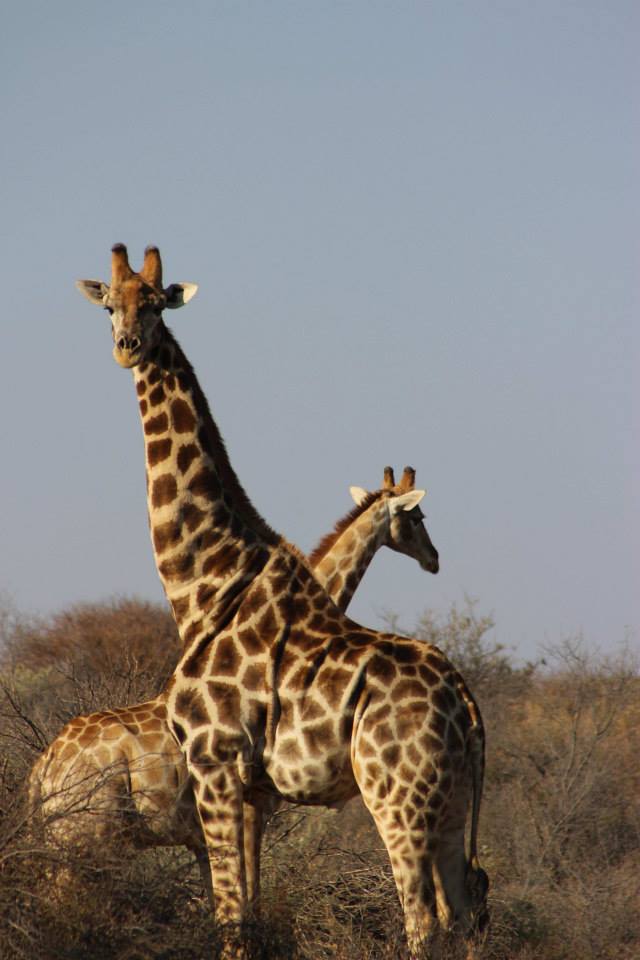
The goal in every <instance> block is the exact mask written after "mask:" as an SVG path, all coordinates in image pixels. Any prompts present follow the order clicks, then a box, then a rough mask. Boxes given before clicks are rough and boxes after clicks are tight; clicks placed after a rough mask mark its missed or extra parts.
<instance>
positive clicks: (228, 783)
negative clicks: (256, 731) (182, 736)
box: [194, 764, 247, 960]
mask: <svg viewBox="0 0 640 960" xmlns="http://www.w3.org/2000/svg"><path fill="white" fill-rule="evenodd" d="M205 770H206V773H205ZM194 796H195V801H196V807H197V810H198V816H199V818H200V823H201V824H202V832H203V836H204V842H205V845H206V850H207V858H208V861H209V870H210V873H211V888H212V890H213V897H214V917H215V920H216V923H217V925H218V926H219V927H220V931H221V934H222V938H223V950H222V954H221V957H222V958H224V960H246V957H247V952H246V947H245V944H244V939H243V930H242V923H243V920H244V919H245V914H246V910H247V889H246V880H245V864H244V847H243V842H244V841H243V805H242V789H241V783H240V780H239V778H238V776H237V774H236V772H235V770H234V768H233V766H232V765H231V764H211V765H206V767H205V765H203V764H198V766H197V767H196V768H195V770H194Z"/></svg>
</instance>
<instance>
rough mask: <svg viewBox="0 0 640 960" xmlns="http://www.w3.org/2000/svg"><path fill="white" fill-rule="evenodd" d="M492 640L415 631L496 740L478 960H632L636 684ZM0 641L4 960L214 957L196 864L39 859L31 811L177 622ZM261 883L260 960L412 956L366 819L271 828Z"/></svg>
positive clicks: (558, 654)
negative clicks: (39, 791)
mask: <svg viewBox="0 0 640 960" xmlns="http://www.w3.org/2000/svg"><path fill="white" fill-rule="evenodd" d="M490 626H491V623H490V621H489V620H487V619H486V618H477V617H476V616H475V614H474V611H473V608H471V607H470V608H469V609H468V610H465V611H462V612H460V611H458V610H455V608H454V610H452V611H451V612H450V615H449V616H448V617H447V618H445V620H444V621H441V622H438V621H437V620H435V619H434V618H433V617H430V616H425V618H424V620H423V621H422V623H421V625H419V627H420V628H421V630H422V632H423V634H424V635H425V637H427V638H428V639H430V640H432V641H435V642H439V643H440V645H442V646H444V647H446V648H447V649H448V650H449V652H450V655H451V656H452V658H453V659H454V660H455V661H456V663H457V664H458V665H459V666H460V667H461V669H462V670H463V672H464V673H465V675H466V676H467V677H468V679H469V682H470V683H471V685H472V687H473V690H474V693H475V694H476V696H477V697H478V699H479V701H480V704H481V707H482V710H483V715H484V717H485V722H486V726H487V732H488V744H489V752H488V769H487V781H486V787H485V795H484V802H483V811H482V817H481V831H480V842H481V853H482V858H483V865H484V866H485V868H486V869H487V871H488V873H489V875H490V878H491V891H490V905H491V911H492V923H491V931H490V936H489V938H488V940H487V942H486V944H485V945H484V947H483V949H482V951H481V958H482V960H507V958H508V960H534V958H535V960H543V958H544V960H569V958H571V960H576V958H578V960H614V958H615V960H632V958H635V957H637V956H640V909H639V907H640V881H639V878H640V853H639V850H640V809H639V807H638V795H639V794H638V788H639V787H640V766H639V765H638V762H637V758H638V756H639V755H640V722H639V721H640V683H639V681H638V677H637V670H636V669H635V665H634V664H630V662H629V657H628V655H627V656H625V657H619V658H617V659H615V660H607V659H605V658H602V657H596V656H594V655H590V654H588V653H587V652H586V651H585V650H584V648H583V646H582V645H581V644H580V643H579V642H576V641H573V642H565V643H562V644H559V645H558V646H557V647H556V649H554V650H548V651H546V652H545V660H546V663H545V664H543V663H541V664H539V665H537V666H535V667H534V666H532V665H529V666H527V667H526V668H516V667H515V666H514V665H513V663H512V662H511V660H510V658H509V656H508V655H507V654H506V653H505V651H504V650H502V649H501V648H499V647H496V645H492V644H491V643H490V642H489V641H488V639H487V633H488V632H489V630H490ZM0 628H1V629H2V630H3V632H4V638H3V639H4V661H3V665H2V667H1V668H0V682H1V691H0V757H1V759H0V957H2V958H3V960H36V958H37V960H89V958H91V960H116V958H117V960H152V958H153V960H155V958H158V960H160V958H162V960H192V958H193V960H196V958H198V960H201V958H202V957H204V956H214V955H215V954H216V946H217V939H216V931H215V929H214V925H213V923H212V921H211V917H210V915H209V909H208V903H207V900H206V897H205V896H204V892H203V890H202V888H201V885H200V880H199V875H198V871H197V869H196V868H195V865H194V862H193V859H192V857H191V855H190V854H188V853H187V852H186V851H185V850H183V849H156V850H148V851H144V852H143V853H137V854H136V853H135V852H134V851H130V850H129V851H128V850H126V849H125V848H123V846H122V844H120V843H116V844H114V846H113V847H112V848H111V849H108V848H105V849H101V850H89V851H87V850H55V849H51V848H46V849H45V848H44V847H43V846H42V843H41V842H40V841H39V840H38V839H37V836H34V835H33V834H32V832H31V830H30V824H29V820H28V817H27V813H26V808H25V803H24V783H25V779H26V776H27V774H28V771H29V769H30V767H31V765H32V763H33V761H34V759H35V757H36V756H37V754H38V752H39V751H40V750H41V749H42V747H43V746H44V744H45V743H46V742H48V741H49V740H50V739H51V738H52V737H53V736H54V735H55V734H56V733H57V732H58V730H59V728H60V727H61V726H62V724H63V723H64V722H66V720H67V719H69V718H70V717H72V716H75V715H77V714H78V713H84V712H87V711H89V710H94V709H102V708H103V707H105V706H113V705H122V704H124V703H127V702H135V701H137V700H142V699H144V698H145V697H147V696H150V695H153V694H155V693H156V692H157V691H158V689H159V688H160V686H161V685H162V682H163V681H164V678H165V677H166V675H167V673H168V672H170V670H171V668H172V664H173V661H174V659H175V656H176V653H177V646H176V641H175V632H174V630H173V626H172V624H171V621H170V619H169V618H168V616H167V615H166V614H165V613H164V611H162V610H160V609H158V608H155V607H150V606H149V605H146V604H138V603H137V602H136V601H130V600H129V601H116V602H113V603H110V604H106V605H102V606H101V605H92V606H91V607H87V608H76V609H75V610H72V611H68V612H67V613H64V614H61V615H59V616H58V617H55V618H53V619H52V620H51V621H48V622H44V621H40V622H38V623H33V622H30V623H27V622H26V621H25V620H23V619H21V618H20V617H15V616H14V617H9V616H6V615H5V616H4V617H2V616H0ZM66 631H68V635H67V634H66ZM158 638H159V646H158V647H156V648H155V649H157V651H158V656H157V658H156V659H155V660H154V658H153V656H151V654H152V653H153V651H154V644H155V642H156V639H158ZM96 652H97V661H98V664H99V669H94V667H93V665H92V658H93V653H96ZM61 869H68V871H69V874H68V875H69V877H70V879H69V883H68V885H67V887H66V889H65V890H64V891H63V892H62V893H61V895H60V897H59V899H58V898H57V899H55V900H54V899H53V898H52V896H51V887H50V884H49V878H50V876H51V872H52V871H59V870H61ZM263 869H264V874H263V890H264V896H263V910H262V917H261V919H260V920H257V919H256V920H255V921H253V922H252V923H251V924H250V925H249V934H250V942H251V953H252V957H253V958H254V960H258V958H259V960H263V958H264V960H266V958H274V960H334V958H335V960H401V958H402V957H404V956H406V954H405V949H404V938H403V935H402V922H401V914H400V909H399V905H398V903H397V898H396V893H395V888H394V885H393V881H392V879H391V875H390V870H389V866H388V863H387V858H386V854H385V852H384V850H383V848H382V844H381V841H380V839H379V837H378V835H377V833H376V831H375V828H374V827H373V824H372V822H371V819H370V817H369V815H368V814H367V812H366V811H365V810H364V808H363V807H362V805H361V803H360V802H359V801H353V802H352V803H350V804H348V805H347V807H345V809H344V810H343V811H341V812H339V813H335V812H329V811H324V810H311V811H309V810H307V811H301V810H299V809H297V808H288V809H287V810H285V811H283V812H281V813H279V814H277V815H276V816H275V817H274V819H273V821H272V823H271V824H270V827H269V830H268V832H267V836H266V839H265V853H264V868H263ZM65 875H66V874H65ZM71 878H72V879H71ZM457 949H458V948H457V947H454V946H453V945H452V946H451V947H450V948H449V947H445V950H444V954H445V956H444V957H443V960H458V957H459V953H458V952H457Z"/></svg>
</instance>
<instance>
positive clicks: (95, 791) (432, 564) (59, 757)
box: [29, 467, 439, 903]
mask: <svg viewBox="0 0 640 960" xmlns="http://www.w3.org/2000/svg"><path fill="white" fill-rule="evenodd" d="M350 491H351V494H352V496H353V498H354V500H355V501H356V507H355V508H354V509H352V510H351V511H350V512H349V513H347V514H346V515H345V516H344V517H342V518H341V519H340V520H339V521H338V522H337V523H336V525H335V527H334V529H333V530H332V531H331V532H329V533H328V534H326V535H325V536H324V537H323V538H322V539H321V540H320V541H319V543H318V545H317V546H316V547H315V549H314V550H313V551H312V553H311V554H310V555H309V563H310V564H311V566H312V567H313V569H314V575H315V577H316V579H317V580H318V581H319V583H321V584H322V585H323V586H324V587H325V589H326V590H327V592H328V593H329V595H330V596H331V597H332V599H333V600H334V602H335V604H336V605H337V606H338V607H339V608H340V609H341V610H346V608H347V607H348V605H349V603H350V601H351V598H352V596H353V593H354V590H355V589H357V587H358V585H359V583H360V581H361V580H362V577H363V576H364V574H365V572H366V569H367V567H368V565H369V563H370V562H371V559H372V558H373V556H374V555H375V553H376V551H377V550H379V549H380V548H381V547H382V546H386V547H388V548H389V549H391V550H393V551H395V552H397V553H403V554H405V555H407V556H409V557H411V558H413V559H414V560H416V561H417V562H418V563H419V565H420V566H421V567H422V568H423V569H424V570H427V571H429V572H431V573H436V572H437V571H438V566H439V560H438V553H437V550H436V549H435V547H434V546H433V544H432V542H431V539H430V537H429V534H428V532H427V530H426V527H425V525H424V523H423V522H422V521H423V519H424V516H423V514H422V512H421V511H420V508H419V506H418V502H419V500H421V499H422V497H423V495H424V491H423V490H418V491H415V471H414V470H413V469H412V468H411V467H406V468H405V471H404V474H403V476H402V479H401V481H400V483H399V484H398V485H396V484H395V482H394V475H393V470H392V468H391V467H386V468H385V470H384V484H383V487H382V488H381V489H380V490H377V491H375V492H373V493H369V492H367V491H366V490H363V489H362V488H361V487H351V488H350ZM414 491H415V492H414ZM29 805H30V808H31V810H32V811H33V814H34V816H35V817H37V823H38V826H39V827H40V828H41V829H42V832H43V833H44V836H45V838H46V839H47V840H48V842H50V843H51V842H52V841H54V842H57V843H58V844H64V845H66V846H70V845H71V844H84V845H87V844H88V843H93V844H94V845H95V846H97V845H98V844H101V843H104V842H106V841H108V840H111V841H113V839H114V838H115V839H117V841H118V842H121V841H122V840H126V841H128V843H129V844H130V845H132V846H133V847H135V848H138V849H143V848H145V847H152V846H182V845H184V846H186V847H187V848H188V849H189V850H191V851H192V853H194V855H195V857H196V859H197V861H198V864H199V866H200V870H201V874H202V878H203V882H204V886H205V889H206V890H207V891H208V892H209V894H210V895H211V891H210V876H209V865H208V859H207V857H206V848H205V846H204V843H203V838H202V830H201V828H200V823H199V821H198V818H197V814H196V809H195V805H194V802H193V795H192V791H191V788H190V781H189V776H188V772H187V767H186V763H185V762H184V758H183V756H182V752H181V751H180V749H179V748H178V746H177V744H176V742H175V740H174V738H173V736H172V735H171V732H170V730H169V727H168V724H167V717H166V707H165V704H164V700H163V698H162V697H161V696H159V697H156V698H154V699H152V700H149V701H146V702H144V703H138V704H134V705H133V706H129V707H124V708H114V709H110V710H103V711H99V712H94V713H92V714H88V715H84V716H79V717H76V718H74V719H73V720H70V721H69V722H68V723H67V724H66V725H65V727H64V728H63V729H62V730H61V732H60V733H59V734H58V736H57V737H56V738H55V739H54V740H53V741H52V743H51V744H50V745H49V747H48V748H47V750H46V751H45V752H44V753H43V754H42V755H41V756H40V757H39V758H38V760H37V761H36V763H35V764H34V767H33V769H32V771H31V774H30V777H29ZM252 809H253V808H251V807H249V808H248V810H247V811H246V812H247V815H248V816H250V817H251V820H250V821H249V822H247V821H245V838H246V844H245V856H246V861H247V888H248V897H249V900H250V901H251V902H253V903H256V902H257V899H258V885H259V862H260V841H261V837H262V831H263V823H264V819H265V817H266V816H267V815H268V814H269V813H271V812H272V810H271V807H270V808H269V809H266V810H263V811H261V813H262V814H263V816H262V817H261V819H260V821H259V822H258V821H254V817H253V816H252V814H251V811H252ZM58 873H59V876H58V885H59V886H60V887H61V888H62V889H64V887H65V886H68V885H69V883H70V879H71V878H70V876H69V874H68V872H67V871H63V870H60V871H58Z"/></svg>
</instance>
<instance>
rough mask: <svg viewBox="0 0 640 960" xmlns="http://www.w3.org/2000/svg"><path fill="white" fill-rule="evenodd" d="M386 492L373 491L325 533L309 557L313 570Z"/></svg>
mask: <svg viewBox="0 0 640 960" xmlns="http://www.w3.org/2000/svg"><path fill="white" fill-rule="evenodd" d="M385 492H386V491H385V490H373V491H372V492H371V493H368V494H367V496H366V497H365V498H364V500H362V501H361V502H360V503H359V504H356V506H355V507H352V508H351V510H350V511H349V512H348V513H347V514H345V516H344V517H342V518H341V519H340V520H338V522H337V523H336V525H335V527H334V528H333V530H331V531H330V532H329V533H325V535H324V536H323V537H322V539H321V540H320V542H319V543H318V544H317V546H315V547H314V548H313V550H312V551H311V553H310V554H309V555H308V557H307V560H308V563H309V566H310V567H311V568H312V569H313V567H316V566H317V565H318V564H319V563H320V561H321V560H322V559H323V557H326V555H327V554H328V553H329V551H330V550H331V548H332V547H333V545H334V544H335V542H336V540H337V539H338V537H340V536H342V534H343V533H344V531H345V530H346V529H347V527H350V526H351V524H352V523H354V522H355V521H356V520H357V519H358V517H360V516H362V514H363V513H364V512H365V510H368V509H369V507H370V506H371V504H372V503H375V501H376V500H378V499H379V498H380V497H382V496H383V495H384V493H385Z"/></svg>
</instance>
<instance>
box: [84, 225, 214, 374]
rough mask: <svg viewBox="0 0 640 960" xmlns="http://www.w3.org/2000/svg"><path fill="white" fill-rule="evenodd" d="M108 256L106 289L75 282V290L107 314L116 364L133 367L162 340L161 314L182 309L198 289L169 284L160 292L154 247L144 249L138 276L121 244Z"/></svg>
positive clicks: (94, 283) (95, 282)
mask: <svg viewBox="0 0 640 960" xmlns="http://www.w3.org/2000/svg"><path fill="white" fill-rule="evenodd" d="M112 254H113V260H112V275H111V284H110V285H107V284H106V283H103V282H102V281H101V280H78V281H77V283H76V286H77V287H78V289H79V290H80V291H81V293H83V294H84V295H85V297H87V299H88V300H90V301H91V302H92V303H95V304H96V305H97V306H100V307H103V308H104V309H105V310H107V311H108V313H109V315H110V317H111V334H112V336H113V344H114V346H113V356H114V359H115V360H116V362H117V363H118V364H119V365H120V366H121V367H126V368H129V367H135V366H137V364H139V363H142V362H143V361H144V360H145V359H146V358H147V357H148V356H149V354H150V352H151V351H152V350H153V349H154V348H155V347H157V345H158V343H159V342H160V340H161V338H162V332H163V322H162V311H163V310H164V309H165V308H169V309H175V308H177V307H182V306H184V304H185V303H188V301H189V300H190V299H191V297H193V295H194V294H195V292H196V290H197V289H198V287H197V285H196V284H195V283H172V284H171V285H170V286H169V287H167V288H166V289H163V288H162V266H161V264H160V253H159V251H158V250H157V248H156V247H147V249H146V251H145V259H144V265H143V268H142V270H141V271H140V273H134V272H133V270H132V269H131V267H130V266H129V261H128V258H127V250H126V247H124V246H123V245H122V244H116V245H115V247H113V250H112Z"/></svg>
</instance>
